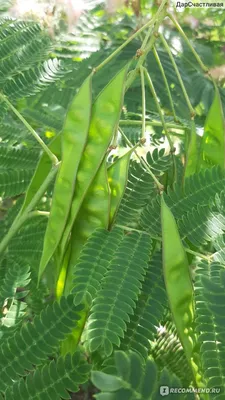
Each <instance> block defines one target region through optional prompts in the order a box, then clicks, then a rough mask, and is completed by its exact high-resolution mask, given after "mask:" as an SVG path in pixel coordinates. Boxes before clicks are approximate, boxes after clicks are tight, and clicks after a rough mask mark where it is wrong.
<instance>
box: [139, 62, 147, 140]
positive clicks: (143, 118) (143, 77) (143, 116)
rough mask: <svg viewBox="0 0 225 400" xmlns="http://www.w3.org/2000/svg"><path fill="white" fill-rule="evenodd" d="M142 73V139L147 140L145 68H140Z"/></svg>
mask: <svg viewBox="0 0 225 400" xmlns="http://www.w3.org/2000/svg"><path fill="white" fill-rule="evenodd" d="M140 73H141V96H142V134H141V137H142V138H145V114H146V101H145V76H144V70H143V67H142V66H141V67H140Z"/></svg>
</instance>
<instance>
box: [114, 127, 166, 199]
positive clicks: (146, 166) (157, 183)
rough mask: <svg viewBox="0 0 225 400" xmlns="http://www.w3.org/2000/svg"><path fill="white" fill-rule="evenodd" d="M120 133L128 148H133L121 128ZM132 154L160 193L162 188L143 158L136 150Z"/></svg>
mask: <svg viewBox="0 0 225 400" xmlns="http://www.w3.org/2000/svg"><path fill="white" fill-rule="evenodd" d="M119 131H120V133H121V134H122V136H123V138H124V140H125V141H126V142H127V144H128V146H129V147H131V148H132V147H133V146H132V143H131V142H130V140H129V139H128V138H127V136H126V135H125V133H124V132H123V131H122V129H121V128H119ZM134 153H135V154H136V156H137V157H138V159H139V160H140V162H141V163H142V165H143V166H144V167H145V169H146V170H147V171H148V173H149V175H151V177H152V179H153V180H154V182H155V184H156V185H157V187H158V189H159V191H160V192H162V191H163V189H164V186H163V185H162V184H161V183H160V182H159V180H158V179H157V178H156V176H155V175H154V174H153V172H152V171H151V169H150V168H149V165H148V163H147V162H146V161H145V160H144V158H142V157H141V156H140V155H139V154H138V152H137V151H136V150H134Z"/></svg>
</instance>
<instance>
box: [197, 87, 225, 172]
mask: <svg viewBox="0 0 225 400" xmlns="http://www.w3.org/2000/svg"><path fill="white" fill-rule="evenodd" d="M224 128H225V126H224V115H223V109H222V104H221V99H220V94H219V90H218V88H217V87H215V96H214V100H213V103H212V105H211V107H210V110H209V112H208V115H207V118H206V122H205V127H204V134H203V137H202V151H201V164H202V166H203V167H204V166H210V165H220V166H221V167H222V168H224V167H225V138H224V134H225V131H224Z"/></svg>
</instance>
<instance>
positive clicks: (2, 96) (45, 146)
mask: <svg viewBox="0 0 225 400" xmlns="http://www.w3.org/2000/svg"><path fill="white" fill-rule="evenodd" d="M0 98H1V99H2V100H3V101H4V102H5V103H6V104H7V105H8V107H9V108H10V109H11V110H12V111H13V112H14V114H15V115H16V116H17V117H18V118H19V120H20V121H21V122H22V123H23V125H24V126H25V127H26V128H27V129H28V131H29V132H30V133H31V134H32V136H33V137H34V138H35V139H36V140H37V142H38V143H39V144H40V145H41V147H42V149H43V150H44V152H45V153H46V154H47V155H48V156H49V158H50V159H51V161H52V164H53V165H56V164H57V163H58V159H57V157H56V156H55V154H53V153H52V152H51V150H49V148H48V146H47V145H46V144H45V142H43V140H42V139H41V138H40V136H39V135H38V134H37V132H36V131H35V130H34V129H33V128H32V126H31V125H30V124H29V123H28V122H27V121H26V119H25V118H24V117H23V116H22V115H21V114H20V112H19V111H18V110H17V109H16V108H15V107H14V106H13V105H12V103H11V102H10V101H9V100H8V98H7V97H6V96H5V95H4V94H3V93H0Z"/></svg>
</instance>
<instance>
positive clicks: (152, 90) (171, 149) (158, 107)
mask: <svg viewBox="0 0 225 400" xmlns="http://www.w3.org/2000/svg"><path fill="white" fill-rule="evenodd" d="M145 75H146V80H147V82H148V84H149V88H150V91H151V93H152V96H153V99H154V101H155V104H156V107H157V110H158V113H159V116H160V118H161V121H162V126H163V130H164V132H165V135H166V137H167V140H168V142H169V146H170V152H171V156H172V160H173V168H174V181H175V182H176V179H177V166H176V160H175V155H174V146H173V142H172V140H171V137H170V134H169V132H168V129H167V125H166V122H165V119H164V115H163V113H162V110H161V107H160V104H159V101H158V99H157V94H156V91H155V88H154V85H153V83H152V80H151V78H150V75H149V73H148V71H147V69H146V68H145Z"/></svg>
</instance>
